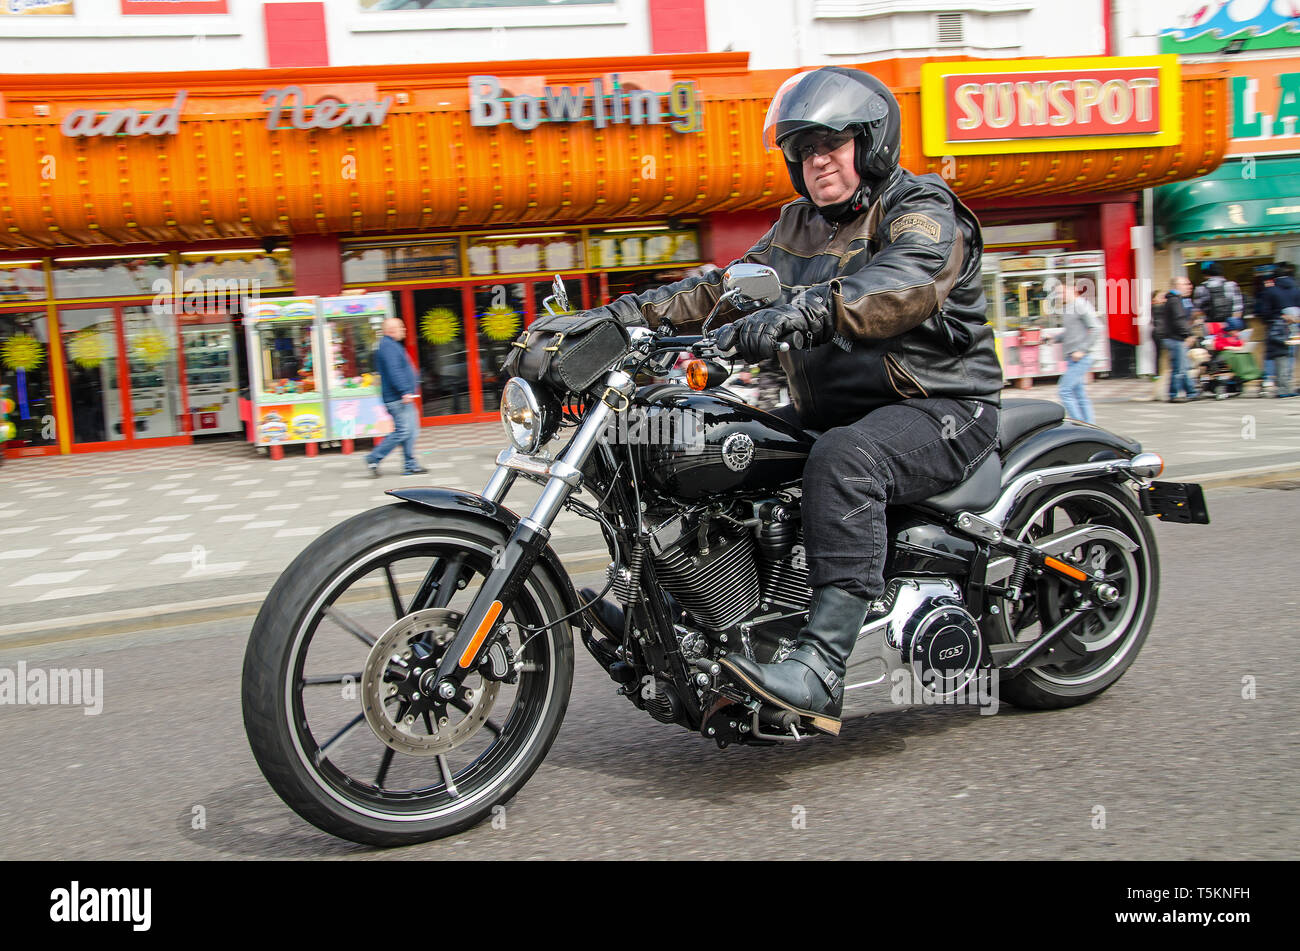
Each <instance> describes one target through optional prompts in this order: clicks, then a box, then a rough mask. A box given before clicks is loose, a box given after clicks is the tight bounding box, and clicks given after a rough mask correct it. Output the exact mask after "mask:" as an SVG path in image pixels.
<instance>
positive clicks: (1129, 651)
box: [981, 482, 1160, 710]
mask: <svg viewBox="0 0 1300 951" xmlns="http://www.w3.org/2000/svg"><path fill="white" fill-rule="evenodd" d="M1089 523H1090V524H1101V525H1107V526H1110V527H1112V528H1115V529H1118V530H1119V531H1120V532H1122V533H1123V534H1124V535H1127V536H1128V537H1129V538H1130V539H1132V540H1133V541H1134V542H1136V543H1137V548H1136V549H1135V550H1134V551H1133V552H1132V553H1128V552H1126V551H1125V550H1124V549H1123V548H1122V547H1121V546H1118V545H1115V544H1113V543H1111V542H1106V543H1104V544H1103V543H1096V542H1089V543H1085V544H1084V545H1081V546H1079V548H1077V549H1075V550H1074V551H1072V552H1066V553H1065V554H1064V556H1063V560H1066V561H1070V562H1072V563H1076V564H1078V565H1079V566H1080V567H1084V568H1086V570H1088V571H1089V573H1092V572H1094V571H1102V572H1103V573H1104V575H1105V580H1106V581H1107V582H1108V583H1110V584H1113V585H1115V586H1116V587H1117V588H1118V589H1119V592H1120V595H1121V597H1120V599H1119V601H1118V602H1117V603H1116V604H1115V605H1113V606H1110V607H1109V608H1106V609H1103V610H1102V611H1100V612H1098V613H1096V614H1094V615H1092V616H1090V617H1088V618H1085V619H1084V620H1083V621H1081V622H1076V624H1075V626H1074V628H1073V629H1072V631H1073V632H1074V633H1075V634H1076V635H1078V636H1079V640H1080V641H1082V642H1083V644H1084V646H1085V647H1086V648H1087V649H1088V652H1089V656H1088V657H1087V658H1085V659H1084V660H1081V661H1076V662H1074V663H1068V664H1062V665H1053V666H1044V667H1031V668H1029V669H1027V670H1025V671H1023V672H1021V673H1018V674H1015V675H1013V676H1007V677H1003V678H1002V680H1001V682H1000V684H999V688H1000V696H1001V698H1002V699H1004V700H1008V701H1010V702H1011V703H1013V704H1014V705H1016V706H1018V707H1024V708H1027V709H1033V710H1054V709H1061V708H1063V707H1072V706H1076V705H1078V704H1081V703H1086V702H1087V701H1089V700H1092V699H1093V698H1095V697H1097V696H1099V695H1101V694H1102V693H1104V692H1105V691H1106V690H1107V689H1109V688H1110V687H1111V686H1113V685H1114V684H1115V682H1116V681H1118V680H1119V679H1120V677H1122V676H1123V675H1124V672H1125V671H1126V670H1128V668H1129V667H1130V666H1131V665H1132V663H1133V661H1134V660H1135V659H1136V658H1137V655H1138V652H1139V651H1140V650H1141V649H1142V645H1143V644H1144V643H1145V642H1146V638H1147V634H1148V633H1150V630H1151V624H1152V622H1153V621H1154V620H1155V614H1156V602H1157V600H1158V598H1159V593H1160V560H1159V554H1158V552H1157V549H1156V539H1155V535H1154V533H1153V532H1152V531H1151V526H1150V524H1149V523H1148V521H1147V518H1146V517H1145V516H1144V515H1143V514H1142V512H1141V510H1140V509H1139V508H1138V505H1137V502H1136V500H1134V498H1133V497H1132V495H1131V493H1129V492H1128V491H1126V490H1125V489H1123V488H1121V487H1119V486H1117V485H1115V484H1114V483H1110V482H1085V483H1077V484H1073V485H1064V486H1061V485H1057V486H1049V487H1048V488H1045V489H1043V490H1042V491H1041V492H1038V493H1036V494H1035V495H1033V496H1031V497H1030V498H1029V499H1028V500H1027V501H1026V502H1025V504H1024V505H1022V506H1021V507H1020V509H1019V510H1018V511H1017V512H1016V513H1015V514H1013V515H1012V517H1011V519H1010V520H1009V521H1008V523H1007V526H1006V534H1008V535H1011V536H1014V537H1015V538H1017V539H1019V540H1021V541H1028V542H1031V543H1032V542H1033V541H1034V540H1035V539H1037V538H1042V537H1044V536H1047V535H1051V534H1054V533H1055V532H1059V531H1061V530H1063V529H1064V528H1066V527H1067V526H1069V525H1081V524H1089ZM1067 597H1068V593H1067V591H1066V588H1065V586H1064V585H1063V584H1062V583H1061V582H1059V581H1058V580H1056V579H1055V578H1054V577H1050V576H1049V575H1048V574H1047V573H1044V575H1043V576H1042V577H1041V578H1039V579H1038V583H1037V584H1032V585H1028V586H1026V589H1025V594H1024V598H1023V600H1022V601H1021V602H1020V603H1019V604H1016V603H1015V602H1010V601H1007V600H1005V599H999V600H997V601H995V602H994V603H996V604H997V605H998V606H999V609H1000V610H999V613H998V614H996V615H994V614H991V613H990V614H986V615H985V618H984V620H983V622H982V624H981V626H982V627H983V629H984V633H985V636H986V637H988V639H989V641H990V642H991V643H995V644H1007V643H1012V642H1013V641H1018V642H1024V643H1025V645H1026V646H1028V644H1029V643H1030V642H1032V641H1033V640H1035V639H1036V638H1037V637H1039V636H1040V635H1041V634H1042V633H1044V632H1045V631H1047V630H1049V629H1050V628H1051V627H1053V626H1054V625H1055V624H1056V622H1057V621H1059V620H1060V619H1061V618H1062V617H1064V616H1065V615H1066V614H1067V613H1069V609H1068V606H1067V605H1066V604H1065V603H1064V602H1065V599H1066V598H1067Z"/></svg>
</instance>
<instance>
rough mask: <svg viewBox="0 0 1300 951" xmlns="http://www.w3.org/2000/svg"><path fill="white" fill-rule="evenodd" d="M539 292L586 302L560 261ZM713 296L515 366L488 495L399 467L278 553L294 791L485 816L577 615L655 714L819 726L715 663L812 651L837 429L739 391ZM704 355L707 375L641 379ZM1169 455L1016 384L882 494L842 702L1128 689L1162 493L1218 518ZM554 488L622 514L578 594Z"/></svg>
mask: <svg viewBox="0 0 1300 951" xmlns="http://www.w3.org/2000/svg"><path fill="white" fill-rule="evenodd" d="M723 290H724V293H723V295H722V300H720V301H719V307H721V306H722V305H723V304H724V303H726V304H729V305H730V306H732V307H734V308H735V309H736V310H737V311H739V312H745V311H748V310H753V309H758V308H761V307H763V306H765V305H767V304H770V303H772V302H773V301H775V300H776V299H778V298H779V296H780V294H781V288H780V284H779V281H778V280H777V278H776V275H775V273H774V272H772V271H771V270H770V269H769V268H765V267H760V266H757V265H750V264H740V265H733V266H732V267H731V268H729V269H728V271H727V272H726V274H725V275H724V286H723ZM545 306H546V309H547V311H548V313H549V314H553V315H554V314H557V313H561V312H563V311H567V309H568V304H567V301H566V300H565V299H564V288H563V285H562V283H560V281H559V278H558V277H557V279H556V283H555V288H554V295H553V296H552V297H551V298H548V299H547V302H546V305H545ZM718 312H719V308H714V311H713V313H711V314H710V315H709V318H708V319H707V320H706V321H705V323H704V327H703V332H702V333H701V334H699V335H690V336H686V335H678V334H677V333H676V332H675V330H674V328H673V327H672V326H671V324H669V323H667V322H665V323H664V324H663V325H661V326H660V327H658V328H656V329H650V328H632V329H631V330H630V331H620V332H621V333H627V334H629V336H628V337H627V340H626V342H627V345H626V348H625V350H624V352H623V355H622V357H621V358H617V359H616V360H614V361H613V362H612V363H611V365H610V366H609V367H608V368H607V369H604V370H601V372H600V374H599V376H598V377H597V378H596V381H595V382H594V383H593V384H592V385H590V386H586V387H584V388H583V390H582V392H557V391H556V390H557V389H562V387H557V386H554V385H551V384H548V383H546V382H545V381H533V382H529V381H528V380H526V379H524V378H522V377H518V376H516V377H512V378H511V379H510V380H509V381H508V382H507V383H506V385H505V389H504V391H503V394H502V416H503V423H504V426H505V429H506V433H507V434H508V436H509V439H510V443H511V445H510V446H509V447H507V448H506V449H504V450H503V451H502V452H501V453H500V455H499V456H498V457H497V460H496V463H497V465H496V469H495V471H494V472H493V474H492V476H491V477H490V478H489V479H488V481H487V484H486V485H485V487H484V488H483V491H482V492H481V493H480V494H477V495H476V494H473V493H471V492H467V491H461V490H458V489H450V488H436V487H421V488H400V489H393V490H390V491H389V493H388V494H389V495H391V496H393V497H394V498H395V499H396V500H397V501H396V502H395V503H392V504H387V505H383V506H380V507H377V508H375V509H372V510H370V511H368V512H364V513H362V514H360V515H357V516H355V517H353V518H351V519H348V520H347V521H345V522H343V523H342V524H340V525H338V526H336V527H335V528H333V529H331V530H330V531H328V532H326V533H325V534H324V535H322V536H321V537H320V538H318V539H317V540H316V541H314V542H313V543H312V544H311V545H310V546H308V548H307V549H306V550H305V551H303V552H302V554H301V555H299V556H298V558H296V559H295V560H294V562H293V563H292V564H291V565H290V566H289V568H288V569H287V570H286V571H285V572H284V574H283V575H282V576H281V577H280V578H279V580H278V581H277V582H276V584H275V586H274V588H273V589H272V590H271V592H270V594H269V596H268V597H267V599H266V602H265V604H264V605H263V606H262V609H261V611H260V613H259V614H258V616H257V620H256V622H255V624H254V625H253V629H252V632H251V635H250V638H249V643H248V647H247V651H246V654H245V659H244V668H243V691H242V696H243V712H244V722H245V727H246V731H247V735H248V739H249V743H250V745H251V747H252V750H253V753H254V755H255V757H256V759H257V763H258V765H259V767H260V768H261V770H262V772H263V774H264V775H265V777H266V779H267V780H268V782H269V783H270V784H271V786H272V787H273V788H274V790H275V791H276V793H278V794H279V796H280V797H281V798H282V799H283V800H284V801H285V802H286V803H287V804H288V805H289V806H290V807H291V808H292V809H294V810H295V811H296V812H297V813H298V814H299V815H300V816H302V817H303V818H304V819H306V820H307V821H309V822H311V823H313V824H315V825H316V826H318V827H319V828H321V829H323V830H325V831H327V832H330V833H332V834H334V835H336V836H340V837H343V838H346V839H351V840H353V841H356V842H361V843H367V844H373V845H379V846H395V845H404V844H410V843H415V842H421V841H426V840H429V839H434V838H438V837H442V836H447V835H451V834H454V833H456V832H459V831H461V830H464V829H466V828H468V827H470V826H473V825H475V824H476V823H478V822H480V821H482V820H483V819H484V818H485V817H487V816H488V815H489V814H491V813H493V810H494V809H497V808H498V807H500V806H501V804H502V803H504V802H506V801H507V800H509V799H510V798H511V797H512V796H514V795H515V794H516V793H517V792H518V791H519V790H520V788H521V787H522V786H523V785H524V784H525V783H526V782H527V781H528V779H529V777H530V776H531V775H532V774H533V772H534V771H535V770H536V769H537V768H538V766H539V765H540V764H541V763H542V760H543V759H544V757H545V756H546V753H547V751H548V749H549V748H550V746H551V744H552V742H553V741H554V740H555V738H556V735H557V733H558V732H559V729H560V725H561V723H562V721H563V719H564V713H565V709H566V706H567V704H568V699H569V693H570V688H571V686H572V683H573V670H574V647H573V636H574V633H575V632H576V633H577V635H578V638H579V640H580V641H581V642H582V644H583V646H584V647H585V648H586V650H587V651H588V652H589V653H590V655H591V656H592V658H593V659H594V660H595V661H596V663H597V664H598V665H599V666H600V667H601V668H602V669H603V670H604V671H605V672H606V673H607V674H608V675H609V677H610V678H611V680H612V681H613V682H614V683H615V684H616V685H617V692H618V693H619V694H621V695H623V696H624V697H626V698H627V699H628V700H629V701H630V702H631V703H632V704H634V705H635V706H636V707H638V708H640V709H641V710H643V711H645V712H646V713H647V714H649V715H650V716H651V717H652V718H653V719H655V720H657V721H659V722H660V723H664V724H674V725H677V726H680V727H684V728H685V729H688V730H691V731H694V732H696V733H699V734H700V735H701V736H703V737H707V738H710V739H712V740H714V741H715V742H716V743H717V745H718V746H719V747H723V748H725V747H727V746H729V745H731V744H745V745H771V744H778V743H797V742H800V741H805V740H807V739H808V738H809V736H810V734H811V733H813V732H815V729H814V725H813V724H811V723H808V722H804V721H803V720H801V719H800V717H799V716H798V715H797V714H795V713H793V712H792V711H788V710H784V709H780V708H777V707H774V706H770V705H768V704H766V703H765V702H763V701H762V700H761V699H760V698H756V697H754V696H751V695H750V694H749V693H747V692H746V690H745V689H744V688H743V687H742V686H739V685H738V684H737V683H735V682H732V681H730V680H728V679H725V678H724V677H723V676H722V675H721V674H722V672H721V668H720V665H719V664H718V659H719V658H720V657H723V656H724V655H725V654H726V653H727V652H728V651H743V652H744V653H745V655H746V656H748V657H751V658H753V659H755V660H757V661H759V662H774V661H778V660H780V659H782V658H783V657H784V656H786V654H788V652H789V651H790V650H792V649H793V646H794V641H795V638H796V636H797V632H798V630H799V628H800V625H801V623H802V622H803V621H804V620H805V619H806V617H807V613H806V612H807V610H808V603H809V598H810V594H811V592H810V590H809V587H808V583H807V581H808V568H807V563H806V559H805V554H804V547H803V533H802V527H801V522H800V500H801V477H802V471H803V467H804V464H805V462H806V460H807V458H808V454H809V452H810V451H811V449H812V447H813V445H814V442H815V441H816V439H817V437H818V435H819V434H818V433H816V432H813V431H805V430H803V429H800V428H799V427H798V426H796V425H793V424H791V423H789V422H786V421H785V420H784V419H782V418H779V417H777V416H774V415H771V414H769V413H767V412H764V411H763V410H760V409H757V408H754V407H751V406H748V405H746V404H744V403H743V402H741V401H740V400H738V399H736V398H734V397H732V396H729V395H726V394H725V393H724V392H722V391H720V390H719V389H718V386H719V384H721V383H722V382H723V381H724V380H725V379H726V378H727V376H728V375H729V371H728V369H727V367H726V366H724V365H723V363H722V362H721V361H722V360H723V359H724V358H725V355H721V354H719V353H718V351H717V348H716V346H715V344H714V342H713V338H712V336H711V335H710V334H709V332H708V327H709V323H710V321H711V320H712V319H713V317H714V316H716V314H717V313H718ZM543 342H544V341H541V342H534V343H532V344H520V345H519V346H521V347H523V348H524V349H525V350H527V348H528V347H529V346H533V347H536V346H541V345H542V343H543ZM551 346H552V347H553V348H555V349H557V350H558V342H556V343H555V344H552V345H551ZM783 346H788V344H783ZM686 351H689V352H690V353H692V354H693V355H694V357H695V358H696V360H695V361H694V362H693V363H692V364H691V366H690V367H689V370H688V373H687V377H688V380H689V382H688V384H682V383H676V382H668V383H664V382H660V383H654V384H650V385H643V386H638V384H637V377H638V375H640V374H643V373H645V372H646V371H647V370H649V371H652V373H657V374H658V375H659V376H663V375H664V374H665V373H666V371H667V369H668V368H669V367H671V365H672V363H673V362H674V360H675V359H676V358H677V357H678V356H679V355H680V354H681V353H683V352H686ZM560 434H563V435H565V436H567V439H565V440H564V441H563V444H562V447H561V448H560V449H559V450H558V451H557V452H555V453H553V454H552V453H549V452H546V451H544V449H543V447H544V446H545V445H548V444H549V443H550V441H551V440H552V439H553V438H554V437H556V436H557V435H560ZM1162 468H1163V462H1162V461H1161V459H1160V457H1159V456H1157V455H1155V454H1154V453H1151V452H1146V451H1144V450H1143V449H1142V447H1141V446H1140V445H1139V444H1138V443H1136V442H1133V441H1131V440H1129V439H1126V438H1123V437H1121V436H1119V435H1116V434H1114V433H1111V432H1109V431H1107V430H1105V429H1102V428H1100V427H1097V426H1093V425H1089V424H1086V423H1082V422H1078V421H1075V420H1067V419H1064V418H1063V412H1062V409H1061V407H1060V406H1059V405H1057V404H1056V403H1052V402H1045V401H1037V400H1027V399H1017V400H1010V399H1009V400H1005V401H1003V404H1002V411H1001V417H1000V431H999V446H998V452H997V453H990V454H989V456H988V457H987V459H986V460H985V461H983V462H982V463H981V464H980V465H979V466H978V467H977V468H976V469H975V471H974V472H973V473H972V474H971V476H970V478H969V479H968V480H967V481H966V482H964V483H962V484H961V485H959V486H957V487H955V488H953V489H950V490H949V491H946V492H943V493H941V494H939V495H936V496H934V497H933V498H930V499H928V500H926V501H925V502H923V503H919V504H915V505H910V506H905V507H896V508H892V509H890V511H889V512H888V524H889V533H888V534H889V545H888V555H887V563H886V569H885V578H886V582H887V586H886V591H885V593H884V594H883V595H882V597H881V598H880V599H879V600H878V601H876V602H875V603H874V604H873V606H872V607H873V610H872V612H871V613H869V614H868V616H867V621H866V622H865V623H864V626H863V628H862V630H861V631H860V633H859V635H858V638H857V641H856V646H855V647H854V649H853V651H852V654H851V656H850V658H849V661H848V673H847V676H846V677H845V678H844V684H845V687H844V712H843V717H844V719H846V720H848V719H851V718H855V717H860V716H864V715H867V714H870V713H873V712H877V711H880V710H897V709H899V705H898V703H899V695H898V687H899V685H900V684H901V685H903V686H906V687H909V688H913V687H914V688H917V689H916V692H914V693H909V694H908V695H907V697H906V698H905V701H906V702H909V703H913V704H915V703H923V702H943V701H944V700H945V699H951V698H953V697H956V696H960V695H961V694H962V691H964V690H968V689H969V688H970V687H971V685H972V684H973V683H974V682H975V681H976V678H979V677H992V678H993V681H994V687H995V688H996V689H997V690H998V692H999V697H1000V699H1003V700H1008V701H1010V702H1011V703H1013V704H1015V705H1016V706H1019V707H1026V708H1032V709H1052V708H1062V707H1069V706H1073V705H1075V704H1079V703H1083V702H1084V701H1087V700H1090V699H1092V698H1094V697H1096V696H1097V695H1099V694H1100V693H1102V692H1103V691H1105V690H1106V689H1107V688H1109V687H1110V686H1112V685H1113V684H1114V683H1115V682H1116V681H1117V680H1118V679H1119V678H1120V676H1121V675H1122V674H1123V673H1124V672H1125V671H1126V670H1127V669H1128V668H1129V667H1130V665H1132V663H1133V661H1134V659H1135V658H1136V656H1137V654H1138V652H1139V651H1140V649H1141V647H1142V645H1143V642H1144V641H1145V639H1146V637H1147V634H1148V632H1149V631H1150V629H1151V624H1152V621H1153V619H1154V617H1155V612H1156V602H1157V598H1158V593H1159V580H1160V578H1159V575H1160V571H1159V558H1158V553H1157V549H1156V541H1155V538H1154V535H1153V533H1152V531H1151V528H1150V525H1149V517H1151V516H1155V517H1159V518H1162V519H1167V520H1170V521H1178V522H1192V523H1202V524H1203V523H1207V522H1208V521H1209V515H1208V512H1207V510H1206V506H1205V500H1204V495H1203V493H1202V491H1201V488H1200V486H1198V485H1195V484H1180V483H1168V482H1159V481H1155V479H1156V477H1157V476H1158V475H1159V474H1160V472H1161V470H1162ZM521 479H522V480H523V482H533V483H536V484H537V485H539V486H540V494H538V495H537V496H536V499H535V501H534V502H533V503H532V505H531V508H530V509H529V511H528V514H527V515H524V516H522V517H521V516H520V515H519V514H517V513H516V512H515V511H512V510H511V509H509V508H507V507H506V506H505V504H504V502H505V499H506V497H507V496H508V495H509V494H510V492H511V491H512V489H514V488H515V486H516V484H517V482H518V480H521ZM580 496H586V497H587V498H586V499H584V498H581V497H580ZM561 511H567V512H570V513H572V514H574V515H577V516H580V517H582V518H585V519H590V520H591V521H592V522H594V523H595V524H596V525H598V526H599V527H600V529H601V532H602V535H603V537H604V539H605V543H606V545H607V547H608V550H609V555H610V563H609V566H608V570H607V572H606V583H605V586H604V590H603V591H601V592H599V594H597V595H596V596H595V597H587V598H580V597H579V595H578V594H577V593H576V592H575V590H574V587H573V584H572V581H571V580H570V577H569V575H568V573H567V571H566V569H565V567H564V565H563V563H562V562H561V560H560V558H559V557H558V556H557V555H556V553H555V551H554V550H553V549H552V548H551V546H550V544H549V539H550V536H551V531H550V529H551V527H552V525H553V523H554V521H555V519H556V518H557V516H558V515H559V513H560V512H561ZM611 594H612V599H613V600H612V601H611V600H608V599H607V598H606V596H607V595H611ZM615 602H616V603H615Z"/></svg>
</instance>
